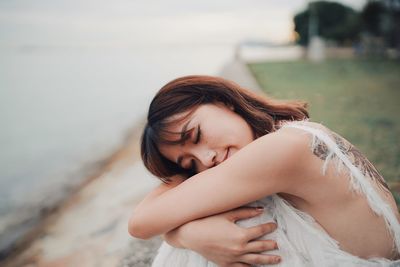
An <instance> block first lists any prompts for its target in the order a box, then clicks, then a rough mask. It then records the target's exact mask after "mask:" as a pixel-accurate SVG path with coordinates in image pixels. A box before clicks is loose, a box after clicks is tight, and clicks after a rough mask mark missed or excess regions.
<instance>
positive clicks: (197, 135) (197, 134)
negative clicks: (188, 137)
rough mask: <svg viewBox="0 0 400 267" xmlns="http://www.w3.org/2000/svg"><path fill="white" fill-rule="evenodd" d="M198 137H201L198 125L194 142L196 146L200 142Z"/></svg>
mask: <svg viewBox="0 0 400 267" xmlns="http://www.w3.org/2000/svg"><path fill="white" fill-rule="evenodd" d="M200 137H201V129H200V125H198V126H197V133H196V138H195V140H194V143H195V144H198V143H199V142H200Z"/></svg>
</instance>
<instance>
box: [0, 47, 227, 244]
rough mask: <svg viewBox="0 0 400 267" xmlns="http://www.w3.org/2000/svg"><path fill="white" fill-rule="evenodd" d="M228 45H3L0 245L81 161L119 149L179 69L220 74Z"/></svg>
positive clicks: (49, 200) (79, 173) (68, 181)
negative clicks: (153, 100) (153, 98)
mask: <svg viewBox="0 0 400 267" xmlns="http://www.w3.org/2000/svg"><path fill="white" fill-rule="evenodd" d="M233 50H234V48H233V46H230V45H197V46H195V45H169V46H163V45H159V46H157V45H153V46H149V47H146V46H137V47H135V46H126V47H112V46H107V47H84V46H65V47H62V46H49V47H46V46H17V47H15V46H10V47H2V48H1V50H0V59H1V60H0V127H1V131H0V148H1V152H0V247H1V246H2V245H3V246H4V244H5V243H7V242H9V240H10V238H11V239H12V238H13V236H14V235H18V233H17V232H18V227H16V226H18V225H24V224H25V225H26V224H29V223H32V221H31V220H32V218H33V217H35V216H38V215H40V213H41V212H42V211H41V210H43V208H45V207H49V206H51V205H52V204H53V202H55V201H58V199H60V198H62V197H63V196H64V195H65V194H67V193H68V190H69V189H70V188H71V187H73V186H75V185H77V184H79V182H81V181H82V179H84V178H85V170H86V169H85V168H87V167H88V166H91V164H93V163H95V162H96V161H98V160H99V159H104V158H105V157H106V156H107V155H109V154H110V153H112V152H113V151H115V150H116V149H117V148H118V147H119V146H120V145H121V144H122V140H123V138H124V136H125V135H126V133H127V131H128V129H130V128H131V127H134V126H135V125H137V124H138V122H140V121H141V120H142V119H143V118H144V117H145V114H146V112H147V108H148V105H149V103H150V101H151V98H152V97H153V95H154V94H155V93H156V91H157V90H158V89H159V88H160V87H161V86H162V85H164V84H165V83H166V82H168V81H170V80H172V79H174V78H176V77H178V76H182V75H188V74H210V75H215V74H218V71H219V70H220V69H221V68H222V66H223V65H224V64H225V63H226V62H228V61H229V60H230V59H231V58H232V57H233V52H234V51H233ZM10 227H11V228H12V229H13V230H10V229H11V228H10ZM10 231H11V232H12V233H10ZM10 234H11V235H12V236H11V237H10Z"/></svg>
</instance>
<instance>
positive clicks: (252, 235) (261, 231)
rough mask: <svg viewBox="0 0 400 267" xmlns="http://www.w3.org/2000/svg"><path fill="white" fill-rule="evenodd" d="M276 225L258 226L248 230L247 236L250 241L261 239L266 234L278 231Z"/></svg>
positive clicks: (270, 223)
mask: <svg viewBox="0 0 400 267" xmlns="http://www.w3.org/2000/svg"><path fill="white" fill-rule="evenodd" d="M276 227H277V226H276V223H272V222H269V223H264V224H260V225H257V226H253V227H250V228H247V229H246V235H247V238H248V240H253V239H256V238H259V237H261V236H263V235H265V234H269V233H271V232H273V231H275V229H276Z"/></svg>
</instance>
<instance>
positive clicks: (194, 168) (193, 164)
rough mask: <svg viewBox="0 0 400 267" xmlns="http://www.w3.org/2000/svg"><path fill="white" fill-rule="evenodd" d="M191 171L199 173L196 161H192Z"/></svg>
mask: <svg viewBox="0 0 400 267" xmlns="http://www.w3.org/2000/svg"><path fill="white" fill-rule="evenodd" d="M190 171H191V172H193V173H197V167H196V162H195V160H194V159H191V160H190Z"/></svg>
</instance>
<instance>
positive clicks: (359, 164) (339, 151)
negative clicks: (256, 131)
mask: <svg viewBox="0 0 400 267" xmlns="http://www.w3.org/2000/svg"><path fill="white" fill-rule="evenodd" d="M315 125H317V126H315ZM286 127H293V128H297V129H300V130H303V131H305V132H307V133H309V134H311V135H312V140H311V143H310V149H311V151H312V152H313V153H314V155H316V156H318V157H319V158H321V159H322V160H324V164H323V167H322V172H323V174H325V172H326V169H327V167H328V164H329V163H330V162H333V163H334V164H335V165H336V170H338V171H340V170H342V169H343V168H345V170H346V171H347V172H348V176H349V186H350V190H353V191H355V192H357V193H359V194H363V195H365V197H366V199H367V201H368V204H369V206H370V208H371V209H372V210H373V211H374V212H375V213H376V214H377V215H379V216H382V217H383V218H384V220H385V222H386V226H387V228H388V230H390V232H391V233H392V234H393V236H394V242H395V245H396V248H397V249H396V250H397V251H398V252H400V223H399V222H398V220H397V217H396V215H395V213H394V212H393V210H392V208H391V206H390V205H389V204H388V203H387V202H386V201H384V200H383V199H382V197H381V196H380V195H379V194H378V192H377V191H376V189H375V188H374V186H373V184H376V185H378V186H379V187H380V188H382V189H383V190H385V191H388V190H389V189H388V186H387V184H386V182H385V180H384V179H383V177H382V176H381V175H380V174H379V172H378V171H377V170H376V168H375V167H374V166H373V165H372V163H371V162H370V161H369V160H368V159H367V158H366V157H365V156H364V155H363V154H362V153H361V152H360V151H359V150H358V149H357V148H355V147H354V146H353V145H352V144H351V143H350V142H348V141H347V140H346V139H344V138H343V137H341V136H340V135H338V134H336V133H334V132H332V131H330V130H328V129H327V128H326V127H324V126H322V125H320V124H314V123H310V122H308V121H292V122H287V123H284V124H283V125H282V126H281V129H282V128H286Z"/></svg>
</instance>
